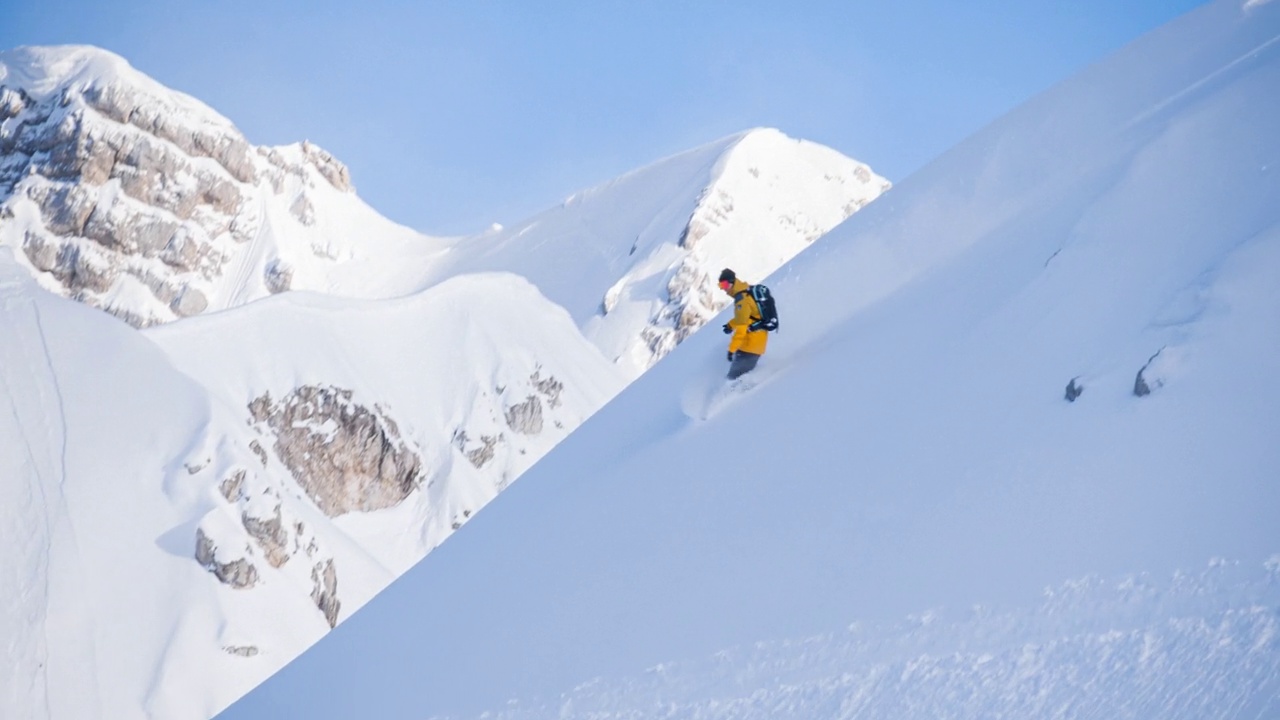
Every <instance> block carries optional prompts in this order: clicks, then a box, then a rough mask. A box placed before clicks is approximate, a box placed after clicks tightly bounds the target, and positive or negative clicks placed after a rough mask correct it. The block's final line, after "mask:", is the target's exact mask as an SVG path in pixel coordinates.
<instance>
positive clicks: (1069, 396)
mask: <svg viewBox="0 0 1280 720" xmlns="http://www.w3.org/2000/svg"><path fill="white" fill-rule="evenodd" d="M1079 379H1080V378H1071V382H1069V383H1067V390H1066V393H1065V394H1064V397H1065V398H1066V400H1067V402H1075V401H1076V398H1078V397H1080V396H1081V395H1083V394H1084V385H1080V384H1079V383H1077V382H1076V381H1077V380H1079Z"/></svg>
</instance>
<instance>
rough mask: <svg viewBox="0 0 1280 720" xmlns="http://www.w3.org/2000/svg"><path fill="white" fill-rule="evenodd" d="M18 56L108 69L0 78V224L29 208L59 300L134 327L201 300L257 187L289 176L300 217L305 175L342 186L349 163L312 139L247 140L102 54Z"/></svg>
mask: <svg viewBox="0 0 1280 720" xmlns="http://www.w3.org/2000/svg"><path fill="white" fill-rule="evenodd" d="M15 52H16V53H18V57H24V58H25V59H27V60H28V61H29V62H31V63H32V64H33V66H40V65H41V63H44V65H43V66H41V67H43V70H44V72H48V73H50V74H51V75H55V76H56V73H57V72H59V70H57V68H58V67H61V66H63V65H75V64H76V63H77V62H81V63H83V62H102V61H104V59H106V62H105V64H106V65H108V66H110V67H112V68H114V69H115V70H116V71H115V72H109V73H106V74H104V75H103V77H101V78H95V79H92V80H85V79H82V78H81V79H70V78H68V79H65V80H62V81H60V84H58V86H57V87H56V89H55V90H53V91H49V90H48V89H47V88H45V89H42V90H40V91H35V90H32V91H31V92H28V89H26V88H23V87H10V86H7V85H3V84H0V207H3V208H5V210H6V212H5V213H3V214H0V221H3V218H5V217H10V218H12V217H14V213H13V211H12V206H16V205H20V204H30V205H31V206H32V207H33V208H34V210H35V211H36V212H35V215H36V216H37V217H38V221H37V222H35V223H33V224H32V226H31V227H29V228H28V229H27V230H26V232H25V236H24V237H22V238H21V240H20V242H21V247H20V250H21V252H22V254H23V255H24V256H25V257H26V258H27V260H28V261H29V262H30V264H31V266H32V268H33V269H34V270H35V271H36V272H38V273H43V274H44V275H45V276H46V277H47V278H48V279H50V280H52V282H51V283H46V284H47V285H56V287H57V288H59V289H60V291H61V292H62V293H63V294H64V295H66V296H67V297H70V298H73V299H76V300H79V301H81V302H84V303H87V304H89V305H92V306H95V307H99V308H102V309H104V310H107V311H109V312H112V313H113V314H115V315H117V316H118V317H120V318H122V319H124V320H126V321H127V322H129V323H131V324H133V325H135V326H140V327H141V326H146V325H151V324H154V323H160V322H168V321H171V320H174V319H176V318H179V317H186V316H190V315H195V314H199V313H202V312H204V311H205V310H206V309H207V308H208V307H209V301H208V298H209V297H210V296H211V293H212V291H213V290H214V286H215V285H216V284H217V283H218V282H219V281H220V280H222V279H223V278H224V276H226V275H227V272H228V270H229V269H230V268H229V265H230V261H231V260H232V259H233V258H235V257H236V256H237V255H238V254H242V253H243V246H244V244H245V243H247V242H249V241H250V240H252V239H253V238H255V237H256V236H257V235H258V233H259V231H260V230H261V228H262V227H263V222H264V220H263V217H262V211H261V207H260V206H261V201H260V200H259V198H262V197H263V196H264V194H266V193H275V194H277V195H278V194H281V193H283V192H285V191H286V186H287V185H289V182H288V181H289V180H290V179H291V178H292V179H294V180H295V182H293V187H292V188H290V189H289V191H290V192H294V193H298V194H297V196H296V198H295V199H294V200H293V201H292V202H293V213H294V215H295V217H297V218H298V219H299V221H300V222H303V223H304V224H308V225H310V224H312V223H314V222H315V208H314V203H313V202H312V200H311V199H310V198H309V197H308V196H307V191H306V188H307V187H311V186H314V180H313V179H312V178H314V179H315V180H318V181H319V182H328V183H329V184H331V185H333V186H334V187H335V188H338V189H339V190H341V191H343V192H350V191H352V186H351V178H350V174H349V172H348V170H347V168H346V167H345V166H343V165H342V163H340V162H338V161H337V160H336V159H334V157H333V156H332V155H330V154H329V153H327V152H325V151H324V150H322V149H320V148H319V147H316V146H315V145H312V144H311V143H302V144H301V145H300V146H296V147H293V148H287V149H266V148H256V147H254V146H253V145H250V144H249V143H248V141H247V140H245V138H244V136H243V135H242V134H241V133H240V132H239V131H238V130H237V129H236V128H235V127H234V126H233V125H231V123H230V122H228V121H226V120H225V119H224V118H221V117H219V116H217V115H216V113H213V112H212V111H211V110H208V108H204V107H203V106H199V105H198V103H195V102H194V101H192V100H191V99H190V98H184V97H182V96H180V95H179V94H177V93H172V92H169V91H165V90H164V89H163V88H159V87H158V86H154V84H153V83H150V82H149V81H147V80H146V79H145V78H143V77H142V76H141V75H140V74H138V73H136V71H133V70H132V69H130V68H128V67H127V64H126V63H124V62H123V61H122V60H120V59H119V58H114V57H113V56H110V54H109V53H105V52H101V51H93V50H91V49H87V48H79V49H75V48H72V49H56V48H37V49H33V50H31V51H30V55H29V57H28V56H22V55H21V52H22V51H15ZM60 53H61V54H60ZM3 75H4V73H3V72H0V76H3ZM10 81H11V82H13V78H10ZM32 93H36V94H37V96H33V94H32ZM299 187H300V188H303V190H302V191H301V192H299V190H298V189H297V188H299ZM10 242H12V243H14V244H15V245H16V244H17V243H18V240H12V239H11V240H10ZM230 279H234V278H230ZM274 280H275V282H274V284H273V285H272V286H271V289H272V291H274V292H279V291H281V290H284V289H287V288H288V286H289V277H288V273H284V274H282V275H281V276H280V277H278V278H274ZM133 288H139V289H142V290H144V291H146V292H149V293H150V294H151V296H152V298H151V301H150V302H142V301H140V300H139V299H138V298H140V297H142V296H140V294H139V293H138V292H136V291H135V290H134V289H133ZM120 290H127V291H126V292H119V291H120ZM126 297H127V298H128V299H125V298H126Z"/></svg>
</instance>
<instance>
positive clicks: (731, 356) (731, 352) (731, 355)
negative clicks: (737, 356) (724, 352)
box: [729, 350, 733, 362]
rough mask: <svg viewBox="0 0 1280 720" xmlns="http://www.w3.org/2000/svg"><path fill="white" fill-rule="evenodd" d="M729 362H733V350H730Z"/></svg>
mask: <svg viewBox="0 0 1280 720" xmlns="http://www.w3.org/2000/svg"><path fill="white" fill-rule="evenodd" d="M729 362H733V351H732V350H730V351H729Z"/></svg>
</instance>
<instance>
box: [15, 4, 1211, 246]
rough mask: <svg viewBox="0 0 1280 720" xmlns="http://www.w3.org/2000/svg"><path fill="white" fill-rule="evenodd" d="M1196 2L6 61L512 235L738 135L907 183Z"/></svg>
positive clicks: (333, 39) (90, 31) (690, 21)
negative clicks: (153, 90) (757, 130)
mask: <svg viewBox="0 0 1280 720" xmlns="http://www.w3.org/2000/svg"><path fill="white" fill-rule="evenodd" d="M1199 4H1201V3H1200V1H1199V0H1129V1H1126V2H1115V0H1075V1H1070V2H1069V1H1067V0H1056V1H1055V0H970V1H968V2H955V0H880V1H879V2H865V1H863V0H846V1H845V2H835V1H821V0H791V1H790V2H786V3H782V2H776V1H774V2H763V1H756V0H738V1H736V2H728V1H727V0H714V1H712V0H708V1H706V2H693V1H685V2H679V1H675V0H645V1H644V2H639V1H632V2H622V1H621V0H596V1H594V2H588V1H585V0H583V1H581V2H517V1H515V0H507V1H501V2H500V1H497V0H468V1H467V2H431V1H425V0H424V1H421V2H410V1H408V0H404V1H401V2H392V1H390V0H365V2H362V3H351V2H345V3H337V2H329V1H328V0H310V1H304V0H218V1H217V2H214V1H213V0H113V1H112V2H101V0H0V8H2V13H0V14H2V15H3V16H4V22H3V23H2V24H0V47H2V48H11V47H15V46H18V45H40V44H62V43H80V44H91V45H97V46H99V47H103V48H106V49H108V50H111V51H113V52H116V53H118V54H120V55H122V56H124V57H125V58H126V59H127V60H129V62H130V63H131V64H133V65H134V66H135V67H137V68H138V69H140V70H142V71H143V72H146V73H147V74H149V75H151V76H152V77H154V78H156V79H157V80H159V81H160V82H162V83H164V84H166V85H169V86H170V87H173V88H175V89H178V90H181V91H183V92H186V93H188V94H191V95H194V96H196V97H198V98H199V99H201V100H203V101H204V102H205V103H207V104H209V105H210V106H212V107H213V108H214V109H216V110H218V111H219V112H220V113H222V114H223V115H225V116H227V117H228V118H230V119H231V120H232V121H233V122H234V123H235V124H236V125H237V126H238V127H239V128H240V129H241V130H242V131H243V132H244V133H245V135H246V136H247V137H248V138H249V140H250V141H251V142H253V143H255V144H270V145H275V144H287V143H291V142H297V141H300V140H303V139H309V140H311V141H313V142H315V143H317V144H319V145H321V146H322V147H324V148H325V149H327V150H329V151H331V152H332V153H333V154H334V155H336V156H337V157H338V158H339V159H341V160H342V161H343V162H345V163H346V164H347V165H348V166H349V167H350V168H351V171H352V177H353V179H354V181H355V184H356V187H357V190H358V192H359V193H360V195H361V197H363V198H364V199H365V200H366V201H367V202H369V203H370V204H371V205H373V206H374V207H375V208H377V209H378V210H380V211H381V212H382V213H383V214H385V215H387V216H388V217H390V218H392V219H394V220H396V221H399V222H401V223H404V224H406V225H410V226H412V227H414V228H417V229H419V230H422V231H424V232H429V233H433V234H462V233H470V232H475V231H478V230H481V229H483V228H484V227H485V226H487V225H488V224H489V223H492V222H501V223H504V224H509V223H513V222H515V221H518V220H520V219H522V218H524V217H527V216H529V215H531V214H533V213H535V212H538V211H540V210H542V209H544V208H547V207H550V206H552V205H555V204H556V203H558V202H559V201H560V200H561V199H563V198H564V197H565V196H567V195H569V194H570V193H572V192H574V191H576V190H580V189H583V188H586V187H590V186H592V185H595V184H598V183H600V182H603V181H605V180H608V179H610V178H612V177H615V176H617V175H619V174H621V173H624V172H626V171H628V170H631V169H634V168H636V167H639V166H641V165H644V164H647V163H649V162H652V161H654V160H657V159H658V158H661V157H664V156H666V155H670V154H672V153H675V152H679V151H681V150H685V149H688V148H690V147H694V146H696V145H700V144H702V143H705V142H709V141H711V140H714V139H716V138H719V137H723V136H725V135H729V134H732V133H735V132H738V131H740V130H744V129H747V128H751V127H759V126H769V127H777V128H779V129H781V130H782V131H784V132H786V133H787V134H789V135H791V136H793V137H801V138H805V139H808V140H814V141H816V142H820V143H823V144H826V145H829V146H831V147H834V148H836V149H837V150H840V151H841V152H843V153H845V154H847V155H850V156H852V157H855V158H857V159H859V160H862V161H864V162H867V163H869V164H870V165H871V166H872V168H873V169H875V170H876V171H877V172H879V173H880V174H882V175H885V176H887V177H888V178H889V179H891V180H894V181H899V180H902V179H903V178H905V177H906V176H907V175H909V174H910V173H911V172H912V171H914V170H916V169H918V168H919V167H921V166H922V165H924V164H925V163H927V162H928V161H929V160H930V159H932V158H933V157H935V156H937V155H938V154H939V153H941V152H943V151H944V150H946V149H947V148H948V147H950V146H951V145H954V144H955V143H956V142H958V141H960V140H961V139H963V138H964V137H966V136H967V135H969V134H971V133H972V132H974V131H976V130H977V129H979V128H980V127H982V126H983V125H985V124H986V123H988V122H990V121H991V120H993V119H995V118H996V117H999V116H1000V115H1001V114H1003V113H1004V112H1006V111H1007V110H1009V109H1010V108H1012V107H1014V106H1015V105H1017V104H1019V103H1020V102H1022V101H1024V100H1026V99H1027V98H1029V97H1031V96H1032V95H1034V94H1035V93H1037V92H1039V91H1041V90H1044V89H1046V88H1048V87H1049V86H1050V85H1052V84H1053V83H1054V82H1057V81H1058V80H1062V79H1064V78H1066V77H1067V76H1069V75H1070V74H1072V73H1073V72H1074V71H1076V70H1078V69H1080V68H1082V67H1084V66H1086V65H1087V64H1089V63H1091V62H1094V61H1096V60H1099V59H1101V58H1102V57H1104V56H1105V55H1106V54H1108V53H1110V52H1112V51H1114V50H1116V49H1118V48H1120V47H1121V46H1123V45H1124V44H1126V43H1127V42H1129V41H1130V40H1132V39H1134V38H1136V37H1137V36H1139V35H1141V34H1142V33H1144V32H1146V31H1148V30H1151V29H1154V28H1155V27H1157V26H1159V25H1160V24H1162V23H1164V22H1166V21H1168V20H1170V19H1172V18H1174V17H1176V16H1177V15H1180V14H1182V13H1184V12H1186V11H1188V10H1190V9H1192V8H1193V7H1196V6H1198V5H1199Z"/></svg>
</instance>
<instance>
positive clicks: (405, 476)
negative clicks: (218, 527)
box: [249, 385, 424, 517]
mask: <svg viewBox="0 0 1280 720" xmlns="http://www.w3.org/2000/svg"><path fill="white" fill-rule="evenodd" d="M249 412H250V415H251V416H252V419H253V421H254V422H255V423H256V424H258V426H259V427H261V428H266V429H267V430H269V431H270V433H271V434H272V435H273V436H274V437H275V443H274V447H275V453H276V455H277V456H278V457H279V458H280V460H281V461H282V462H283V463H284V464H285V466H286V467H288V468H289V471H290V473H292V475H293V478H294V480H296V481H297V483H298V485H299V486H301V487H302V489H303V490H304V491H305V492H306V493H307V496H308V497H310V498H311V500H312V501H313V502H315V504H316V505H317V506H318V507H319V508H320V509H321V510H323V511H324V513H325V514H326V515H328V516H329V517H336V516H338V515H342V514H344V513H348V512H352V511H363V512H367V511H372V510H381V509H384V508H389V507H393V506H395V505H398V504H399V503H400V502H402V501H403V500H404V499H405V498H406V497H408V496H409V494H410V493H412V492H413V491H414V490H416V489H417V488H418V485H419V484H420V482H421V480H422V478H423V475H424V469H423V467H422V460H421V458H420V457H419V456H418V454H417V453H416V452H414V451H413V450H412V449H410V448H409V447H408V445H406V443H405V442H404V440H403V439H402V438H401V437H400V433H399V429H398V428H397V426H396V424H395V422H394V421H392V420H391V419H390V418H388V417H386V416H385V415H383V414H382V413H381V412H380V411H378V410H377V408H375V409H374V410H370V409H369V408H367V407H365V406H363V405H359V404H357V403H355V402H354V401H353V400H352V392H351V391H350V390H343V389H340V388H335V387H319V386H314V385H308V386H303V387H299V388H296V389H294V390H292V391H291V392H289V393H288V394H287V395H285V396H284V397H283V398H281V399H280V400H279V401H274V400H273V399H272V398H271V396H270V394H263V395H262V396H260V397H258V398H256V399H255V400H254V401H253V402H251V403H250V404H249Z"/></svg>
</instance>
